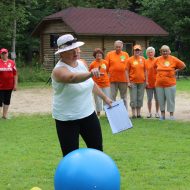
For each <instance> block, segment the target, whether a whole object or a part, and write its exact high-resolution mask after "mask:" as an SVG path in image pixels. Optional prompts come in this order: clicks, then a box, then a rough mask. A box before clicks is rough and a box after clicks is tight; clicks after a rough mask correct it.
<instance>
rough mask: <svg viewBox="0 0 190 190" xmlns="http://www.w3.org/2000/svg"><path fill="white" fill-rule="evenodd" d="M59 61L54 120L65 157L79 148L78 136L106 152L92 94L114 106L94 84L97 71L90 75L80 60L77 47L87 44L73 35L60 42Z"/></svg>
mask: <svg viewBox="0 0 190 190" xmlns="http://www.w3.org/2000/svg"><path fill="white" fill-rule="evenodd" d="M57 45H58V51H57V52H55V54H59V55H60V60H59V61H58V63H57V64H56V65H55V68H54V69H53V71H52V86H53V89H54V95H53V113H52V115H53V118H54V119H55V122H56V129H57V134H58V138H59V142H60V145H61V150H62V153H63V156H65V155H66V154H68V153H69V152H71V151H73V150H75V149H78V148H79V135H81V136H82V138H83V140H84V141H85V143H86V145H87V147H88V148H95V149H98V150H103V145H102V132H101V127H100V123H99V120H98V117H97V115H96V113H95V108H94V103H93V96H92V92H94V93H96V94H97V95H99V96H100V97H101V98H102V99H103V100H104V101H105V103H106V104H108V105H110V106H111V103H112V100H111V99H110V98H109V97H107V96H106V95H105V94H104V93H103V92H102V91H101V90H100V89H99V88H98V87H97V85H96V84H95V83H94V82H93V80H92V78H91V77H93V76H96V77H98V76H100V72H99V70H98V69H97V68H95V69H92V70H91V72H89V71H88V68H87V67H86V66H85V64H84V63H83V62H82V61H80V60H79V59H78V47H80V46H82V45H84V42H79V41H77V39H75V38H74V37H73V36H72V35H71V34H65V35H63V36H61V37H59V38H58V40H57Z"/></svg>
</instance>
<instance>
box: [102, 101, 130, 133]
mask: <svg viewBox="0 0 190 190" xmlns="http://www.w3.org/2000/svg"><path fill="white" fill-rule="evenodd" d="M104 110H105V112H106V115H107V118H108V121H109V124H110V127H111V130H112V133H113V134H115V133H119V132H121V131H124V130H127V129H130V128H132V127H133V125H132V122H131V120H130V118H129V114H128V112H127V109H126V107H125V105H124V102H123V100H118V101H115V102H113V103H112V107H109V106H108V105H105V106H104Z"/></svg>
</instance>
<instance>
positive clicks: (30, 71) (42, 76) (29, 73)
mask: <svg viewBox="0 0 190 190" xmlns="http://www.w3.org/2000/svg"><path fill="white" fill-rule="evenodd" d="M17 70H18V81H19V82H47V81H48V79H49V78H50V75H51V73H50V72H48V71H46V70H45V69H44V68H43V66H41V65H38V64H36V65H34V64H33V65H31V66H25V65H24V64H20V63H19V64H18V65H17Z"/></svg>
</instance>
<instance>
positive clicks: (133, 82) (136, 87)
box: [126, 45, 147, 119]
mask: <svg viewBox="0 0 190 190" xmlns="http://www.w3.org/2000/svg"><path fill="white" fill-rule="evenodd" d="M141 51H142V48H141V46H140V45H135V46H134V47H133V54H134V55H133V56H131V57H130V58H129V59H128V60H127V70H126V75H127V78H128V81H129V82H128V86H129V89H130V106H131V109H132V118H133V119H134V118H142V116H141V107H142V106H143V98H144V89H145V83H147V74H146V69H145V58H144V57H142V56H141Z"/></svg>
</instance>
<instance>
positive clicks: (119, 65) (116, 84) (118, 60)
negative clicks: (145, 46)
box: [106, 40, 129, 108]
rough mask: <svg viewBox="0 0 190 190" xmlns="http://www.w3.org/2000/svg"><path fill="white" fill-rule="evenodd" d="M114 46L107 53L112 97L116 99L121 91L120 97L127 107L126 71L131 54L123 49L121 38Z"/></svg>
mask: <svg viewBox="0 0 190 190" xmlns="http://www.w3.org/2000/svg"><path fill="white" fill-rule="evenodd" d="M114 48H115V50H113V51H110V52H108V53H107V55H106V61H107V62H108V73H109V78H110V89H111V97H112V100H114V101H115V100H116V96H117V93H118V91H119V92H120V97H121V99H123V101H124V104H125V106H126V108H127V78H126V74H125V71H126V67H127V59H128V58H129V55H128V53H127V52H124V51H122V49H123V42H122V41H120V40H117V41H115V43H114Z"/></svg>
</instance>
